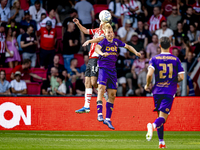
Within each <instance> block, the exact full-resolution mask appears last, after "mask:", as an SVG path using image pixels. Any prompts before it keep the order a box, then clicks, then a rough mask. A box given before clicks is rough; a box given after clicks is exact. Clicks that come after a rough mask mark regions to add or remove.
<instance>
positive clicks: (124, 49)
mask: <svg viewBox="0 0 200 150" xmlns="http://www.w3.org/2000/svg"><path fill="white" fill-rule="evenodd" d="M119 49H120V53H119V55H121V56H123V57H125V54H126V53H127V49H126V48H123V47H119Z"/></svg>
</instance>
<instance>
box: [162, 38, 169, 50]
mask: <svg viewBox="0 0 200 150" xmlns="http://www.w3.org/2000/svg"><path fill="white" fill-rule="evenodd" d="M160 45H161V47H162V48H163V49H168V48H169V47H170V39H169V38H168V37H166V36H164V37H162V38H161V39H160Z"/></svg>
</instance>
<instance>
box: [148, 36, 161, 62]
mask: <svg viewBox="0 0 200 150" xmlns="http://www.w3.org/2000/svg"><path fill="white" fill-rule="evenodd" d="M157 47H159V42H158V36H157V35H156V34H153V35H152V43H149V44H148V45H147V58H148V59H150V58H152V57H154V56H156V55H157Z"/></svg>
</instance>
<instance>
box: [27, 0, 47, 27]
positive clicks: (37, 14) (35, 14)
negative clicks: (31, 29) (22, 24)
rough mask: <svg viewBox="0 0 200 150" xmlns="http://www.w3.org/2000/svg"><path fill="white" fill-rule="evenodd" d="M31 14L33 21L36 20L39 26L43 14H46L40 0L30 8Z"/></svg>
mask: <svg viewBox="0 0 200 150" xmlns="http://www.w3.org/2000/svg"><path fill="white" fill-rule="evenodd" d="M29 12H30V15H31V19H33V20H35V21H36V23H37V26H38V24H39V23H40V20H41V14H43V13H46V10H45V9H44V8H42V7H41V4H40V0H36V1H35V4H34V5H33V6H30V7H29Z"/></svg>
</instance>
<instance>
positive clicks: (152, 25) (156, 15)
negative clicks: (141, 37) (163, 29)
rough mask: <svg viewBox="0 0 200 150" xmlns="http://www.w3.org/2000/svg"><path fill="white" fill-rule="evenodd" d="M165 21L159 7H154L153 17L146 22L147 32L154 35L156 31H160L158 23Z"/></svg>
mask: <svg viewBox="0 0 200 150" xmlns="http://www.w3.org/2000/svg"><path fill="white" fill-rule="evenodd" d="M163 20H166V19H165V17H164V16H163V15H162V14H161V12H160V7H154V9H153V15H152V16H151V18H150V19H149V21H148V24H149V31H150V32H151V33H154V32H155V31H156V30H158V29H160V23H161V22H162V21H163Z"/></svg>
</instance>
